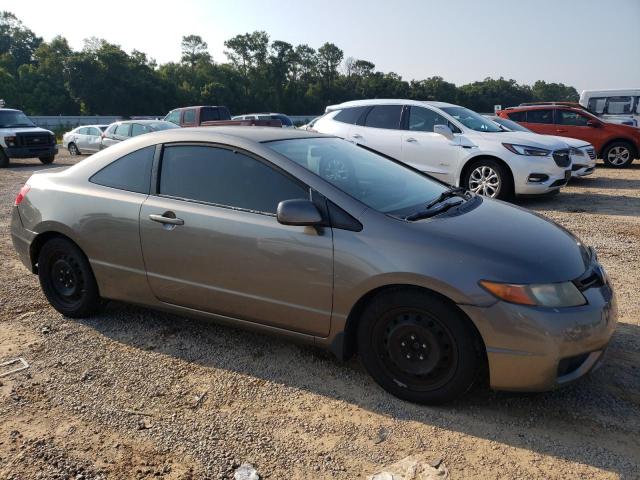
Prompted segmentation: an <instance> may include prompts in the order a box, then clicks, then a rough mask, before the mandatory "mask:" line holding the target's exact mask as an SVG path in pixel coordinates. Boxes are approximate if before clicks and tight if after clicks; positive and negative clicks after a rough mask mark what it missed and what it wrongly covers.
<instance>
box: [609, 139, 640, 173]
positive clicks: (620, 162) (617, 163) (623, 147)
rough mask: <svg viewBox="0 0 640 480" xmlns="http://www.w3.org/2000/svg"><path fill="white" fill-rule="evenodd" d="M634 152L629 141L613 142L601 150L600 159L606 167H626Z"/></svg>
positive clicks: (629, 163) (631, 160)
mask: <svg viewBox="0 0 640 480" xmlns="http://www.w3.org/2000/svg"><path fill="white" fill-rule="evenodd" d="M635 156H636V152H635V150H634V148H633V147H632V146H631V144H630V143H627V142H613V143H612V144H610V145H607V147H606V148H605V149H604V152H602V160H604V163H605V165H606V166H608V167H614V168H626V167H628V166H629V165H631V162H633V159H634V157H635Z"/></svg>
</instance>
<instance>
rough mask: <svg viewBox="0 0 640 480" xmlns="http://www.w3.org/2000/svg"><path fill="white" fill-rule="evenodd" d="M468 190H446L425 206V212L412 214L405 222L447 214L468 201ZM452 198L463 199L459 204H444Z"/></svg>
mask: <svg viewBox="0 0 640 480" xmlns="http://www.w3.org/2000/svg"><path fill="white" fill-rule="evenodd" d="M466 193H467V189H465V188H463V187H452V188H450V189H448V190H445V191H444V192H442V193H441V194H440V195H438V196H437V197H436V198H435V199H434V200H432V201H431V202H429V203H428V204H427V205H425V207H424V210H420V211H419V212H416V213H412V214H411V215H409V216H407V217H405V220H408V221H410V222H413V221H415V220H420V219H423V218H430V217H433V216H435V215H438V214H439V213H443V212H446V211H447V210H449V209H450V208H453V207H457V206H458V205H460V204H462V203H464V202H465V201H466V200H467V198H466V197H467V196H466V195H465V194H466ZM451 197H461V198H460V201H457V202H447V203H443V202H444V201H445V200H447V199H449V198H451ZM438 204H440V206H439V207H437V208H434V207H435V206H436V205H438Z"/></svg>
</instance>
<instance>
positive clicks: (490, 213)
mask: <svg viewBox="0 0 640 480" xmlns="http://www.w3.org/2000/svg"><path fill="white" fill-rule="evenodd" d="M409 228H413V229H415V230H420V231H422V232H424V235H420V237H421V242H426V243H428V244H429V245H428V246H429V249H430V250H432V251H434V252H435V253H436V258H444V259H446V263H447V264H448V265H449V267H448V268H455V267H456V266H459V265H460V266H462V268H465V269H468V270H472V271H473V272H472V274H475V277H476V278H477V280H480V279H486V280H493V281H497V282H506V283H523V284H526V283H550V282H564V281H567V280H573V279H575V278H577V277H579V276H580V275H582V274H583V273H584V272H585V270H586V269H587V266H588V265H589V262H590V253H589V250H588V249H587V248H586V247H585V246H584V245H583V244H582V243H581V241H580V240H579V239H578V238H576V237H575V236H574V235H573V234H572V233H571V232H569V231H568V230H566V229H565V228H563V227H561V226H559V225H557V224H556V223H554V222H552V221H550V220H548V219H546V218H545V217H543V216H542V215H539V214H537V213H534V212H531V211H529V210H526V209H524V208H520V207H517V206H513V205H510V204H507V203H504V202H501V201H498V200H491V199H486V198H483V199H482V203H481V204H480V205H479V206H478V207H476V208H474V209H473V210H471V211H468V212H467V213H464V214H462V215H455V216H442V217H436V218H432V219H428V220H422V221H417V222H413V223H411V224H409ZM467 273H469V272H467Z"/></svg>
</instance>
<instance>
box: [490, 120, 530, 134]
mask: <svg viewBox="0 0 640 480" xmlns="http://www.w3.org/2000/svg"><path fill="white" fill-rule="evenodd" d="M491 120H493V121H494V122H496V123H497V124H499V125H502V126H503V127H505V128H508V129H509V130H511V131H512V132H530V133H532V132H531V130H529V129H528V128H526V127H523V126H522V125H520V124H519V123H518V122H514V121H513V120H509V119H506V118H502V117H491Z"/></svg>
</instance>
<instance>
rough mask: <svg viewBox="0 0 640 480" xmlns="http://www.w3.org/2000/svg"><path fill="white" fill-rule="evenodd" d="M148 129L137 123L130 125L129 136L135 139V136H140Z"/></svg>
mask: <svg viewBox="0 0 640 480" xmlns="http://www.w3.org/2000/svg"><path fill="white" fill-rule="evenodd" d="M148 131H149V129H148V128H147V127H145V126H144V125H140V124H139V123H134V124H133V125H131V136H132V137H135V136H137V135H142V134H143V133H147V132H148Z"/></svg>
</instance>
